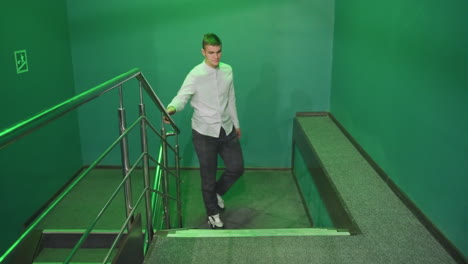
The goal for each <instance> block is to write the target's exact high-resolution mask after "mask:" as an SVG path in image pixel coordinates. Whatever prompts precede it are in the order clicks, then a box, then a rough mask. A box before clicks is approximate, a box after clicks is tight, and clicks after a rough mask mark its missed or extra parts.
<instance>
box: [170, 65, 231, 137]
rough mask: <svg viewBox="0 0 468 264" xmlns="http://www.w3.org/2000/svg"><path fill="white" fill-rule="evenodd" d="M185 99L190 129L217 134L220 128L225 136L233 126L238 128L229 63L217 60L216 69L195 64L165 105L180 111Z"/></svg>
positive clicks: (210, 134) (201, 132) (211, 134)
mask: <svg viewBox="0 0 468 264" xmlns="http://www.w3.org/2000/svg"><path fill="white" fill-rule="evenodd" d="M189 99H191V102H190V104H191V105H192V107H193V109H194V112H193V116H192V128H193V129H195V130H196V131H197V132H198V133H200V134H203V135H206V136H211V137H219V133H220V131H221V127H222V128H224V130H225V131H226V134H227V135H228V134H229V133H231V131H232V127H233V126H234V127H236V128H239V119H238V117H237V108H236V96H235V93H234V83H233V76H232V68H231V66H229V65H227V64H225V63H221V62H220V63H219V66H218V67H217V68H216V69H215V68H212V67H210V66H208V65H207V64H206V63H205V62H202V63H201V64H199V65H197V66H195V67H194V68H193V69H192V70H191V71H190V72H189V74H188V75H187V77H186V78H185V81H184V83H183V84H182V87H181V88H180V90H179V92H178V93H177V95H176V96H175V97H174V99H172V101H171V103H170V104H169V105H168V107H169V106H173V107H174V108H175V109H176V111H177V112H178V111H181V110H182V109H184V106H185V104H186V103H187V101H188V100H189Z"/></svg>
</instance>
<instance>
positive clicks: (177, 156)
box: [175, 134, 182, 228]
mask: <svg viewBox="0 0 468 264" xmlns="http://www.w3.org/2000/svg"><path fill="white" fill-rule="evenodd" d="M175 150H176V151H175V169H176V178H177V184H176V188H177V213H178V215H179V228H181V227H182V198H181V191H180V184H181V182H182V180H181V179H180V151H179V150H180V149H179V135H177V134H176V146H175Z"/></svg>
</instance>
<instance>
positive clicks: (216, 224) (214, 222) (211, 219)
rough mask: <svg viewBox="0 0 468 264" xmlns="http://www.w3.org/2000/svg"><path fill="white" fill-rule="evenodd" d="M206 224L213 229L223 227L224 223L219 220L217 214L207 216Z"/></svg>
mask: <svg viewBox="0 0 468 264" xmlns="http://www.w3.org/2000/svg"><path fill="white" fill-rule="evenodd" d="M208 224H209V225H210V227H211V228H213V229H217V228H223V227H224V223H223V221H221V218H219V214H215V215H210V216H208Z"/></svg>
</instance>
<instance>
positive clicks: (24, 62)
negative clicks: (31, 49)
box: [15, 50, 29, 74]
mask: <svg viewBox="0 0 468 264" xmlns="http://www.w3.org/2000/svg"><path fill="white" fill-rule="evenodd" d="M15 63H16V73H17V74H20V73H24V72H27V71H29V67H28V56H27V54H26V50H18V51H15Z"/></svg>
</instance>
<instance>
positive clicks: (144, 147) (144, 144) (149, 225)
mask: <svg viewBox="0 0 468 264" xmlns="http://www.w3.org/2000/svg"><path fill="white" fill-rule="evenodd" d="M140 116H141V117H145V116H146V111H145V104H144V103H143V91H142V87H141V82H140ZM141 151H142V152H143V153H145V156H144V157H143V175H144V184H145V190H148V188H150V187H151V186H150V179H149V158H148V155H149V154H148V137H147V134H146V120H145V119H144V118H143V119H141ZM145 205H146V229H147V231H146V232H147V235H148V241H147V242H148V244H149V243H151V241H153V235H154V230H153V213H152V210H151V194H150V192H149V191H146V193H145Z"/></svg>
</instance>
